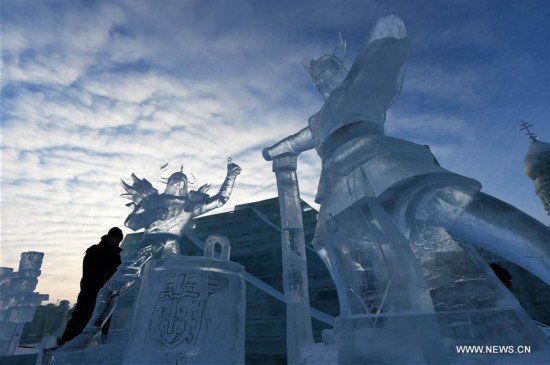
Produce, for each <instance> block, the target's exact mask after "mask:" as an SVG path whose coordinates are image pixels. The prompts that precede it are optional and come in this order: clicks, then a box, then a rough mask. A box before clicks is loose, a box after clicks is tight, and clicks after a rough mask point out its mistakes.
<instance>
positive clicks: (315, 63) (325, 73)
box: [304, 54, 348, 99]
mask: <svg viewBox="0 0 550 365" xmlns="http://www.w3.org/2000/svg"><path fill="white" fill-rule="evenodd" d="M304 66H305V68H306V70H307V71H308V72H309V74H310V76H311V78H312V79H313V83H314V84H315V86H316V87H317V89H318V90H319V92H320V93H321V94H322V95H323V97H324V98H325V99H326V98H328V96H329V95H330V93H331V91H332V90H334V89H335V88H336V87H337V86H338V85H340V84H341V83H342V81H344V79H345V78H346V75H347V73H348V70H347V69H346V67H345V66H344V63H343V62H342V60H340V59H339V58H338V57H337V56H335V55H333V54H331V55H324V56H321V57H320V58H318V59H316V60H311V61H310V62H309V63H308V64H306V65H304Z"/></svg>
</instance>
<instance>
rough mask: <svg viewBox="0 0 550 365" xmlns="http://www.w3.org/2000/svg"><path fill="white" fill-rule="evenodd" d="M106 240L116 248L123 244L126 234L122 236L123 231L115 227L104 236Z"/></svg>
mask: <svg viewBox="0 0 550 365" xmlns="http://www.w3.org/2000/svg"><path fill="white" fill-rule="evenodd" d="M104 238H105V240H106V241H107V242H108V243H110V244H112V245H114V246H118V245H119V244H120V242H122V239H123V238H124V234H122V230H121V229H120V228H118V227H113V228H111V229H110V230H109V232H108V233H107V236H104Z"/></svg>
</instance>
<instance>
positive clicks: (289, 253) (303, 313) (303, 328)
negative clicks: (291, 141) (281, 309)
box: [273, 155, 313, 365]
mask: <svg viewBox="0 0 550 365" xmlns="http://www.w3.org/2000/svg"><path fill="white" fill-rule="evenodd" d="M296 160H297V158H296V156H292V155H283V156H280V157H277V158H275V159H274V160H273V172H274V173H275V176H276V178H277V190H278V192H279V209H280V211H281V230H282V236H281V244H282V255H283V287H284V293H285V302H286V334H287V338H286V348H287V358H288V363H289V364H290V365H294V364H298V362H299V361H300V350H301V349H302V348H303V347H304V346H305V345H310V344H312V343H313V334H312V330H311V313H310V307H309V293H308V282H307V263H306V252H305V238H304V224H303V221H302V209H301V205H300V192H299V189H298V177H297V176H296V166H297V162H296Z"/></svg>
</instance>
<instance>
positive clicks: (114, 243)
mask: <svg viewBox="0 0 550 365" xmlns="http://www.w3.org/2000/svg"><path fill="white" fill-rule="evenodd" d="M123 237H124V235H123V234H122V231H121V230H120V228H117V227H113V228H111V229H110V230H109V233H107V235H105V236H103V237H101V242H99V243H98V244H97V245H93V246H91V247H89V248H88V249H87V250H86V256H84V263H83V265H82V280H80V293H79V294H78V299H77V303H76V306H75V309H74V311H73V313H72V317H71V319H70V320H69V322H67V328H66V329H65V332H64V333H63V335H62V336H61V338H60V339H59V345H60V346H61V345H63V344H64V343H66V342H68V341H70V340H72V339H73V338H74V337H76V336H78V335H79V334H81V333H82V330H83V329H84V327H86V324H87V323H88V321H89V320H90V318H91V316H92V313H93V312H94V307H95V303H96V297H97V293H98V292H99V289H101V288H102V287H103V285H104V284H105V283H106V282H107V280H109V278H110V277H111V276H112V275H113V274H114V273H115V272H116V269H117V267H118V266H119V265H120V264H121V260H120V251H122V250H121V249H120V247H118V246H119V244H120V242H121V241H122V238H123ZM109 323H110V319H109V320H108V321H107V322H106V323H105V325H104V326H103V327H102V329H101V332H102V334H104V335H106V334H107V332H108V331H109Z"/></svg>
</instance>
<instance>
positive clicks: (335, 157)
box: [263, 15, 550, 364]
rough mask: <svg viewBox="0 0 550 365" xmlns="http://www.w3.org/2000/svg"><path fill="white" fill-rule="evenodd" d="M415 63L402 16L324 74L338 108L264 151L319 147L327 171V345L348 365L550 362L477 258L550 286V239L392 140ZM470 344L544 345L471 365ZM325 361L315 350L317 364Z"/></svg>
mask: <svg viewBox="0 0 550 365" xmlns="http://www.w3.org/2000/svg"><path fill="white" fill-rule="evenodd" d="M409 51H410V45H409V41H408V38H407V34H406V31H405V26H404V24H403V22H402V20H401V19H399V18H398V17H397V16H394V15H390V16H387V17H383V18H381V19H379V20H378V21H377V22H376V24H375V25H374V27H373V29H372V31H371V32H370V34H369V35H368V36H367V38H366V41H365V45H364V46H363V48H362V49H361V50H360V51H359V53H358V54H357V56H356V58H355V60H354V62H353V64H352V66H351V67H350V69H349V72H347V73H345V67H344V66H343V62H342V60H340V59H338V56H337V55H336V54H332V55H326V56H323V57H321V58H320V59H319V60H317V61H315V60H313V61H311V62H310V63H309V64H308V65H307V66H306V68H308V71H309V72H310V74H311V76H312V78H313V80H314V83H315V85H316V86H317V87H318V89H319V91H320V92H321V94H322V95H323V96H324V97H325V102H324V105H323V106H322V108H321V109H320V110H319V112H318V113H316V114H315V115H313V116H312V117H310V118H309V120H308V125H307V126H306V127H305V128H303V129H302V130H300V131H299V132H297V133H296V134H294V135H291V136H289V137H287V138H285V139H283V140H282V141H280V142H278V143H277V144H275V145H274V146H272V147H270V148H266V149H264V151H263V155H264V158H266V159H267V160H272V159H276V158H280V157H281V156H297V155H299V154H300V153H301V152H302V151H305V150H308V149H312V148H315V149H316V151H317V153H318V155H319V156H320V157H321V159H322V171H321V177H320V182H319V188H318V191H317V196H316V201H317V202H318V203H319V204H320V205H321V208H320V213H319V220H318V224H317V227H316V232H315V238H314V240H313V245H314V247H315V248H316V250H317V252H318V253H319V255H320V256H321V257H322V258H323V259H324V261H325V263H326V265H327V267H328V268H329V270H330V272H331V274H332V277H333V279H334V282H335V284H336V287H337V291H338V297H339V301H340V310H341V314H340V317H339V318H338V320H337V323H336V325H335V328H334V334H333V335H331V336H327V338H332V340H326V341H325V343H326V345H327V346H333V347H334V348H338V362H339V363H340V364H362V363H376V364H398V363H400V364H403V363H419V364H450V363H452V364H455V363H456V364H458V363H472V362H476V361H481V362H483V363H489V364H495V363H498V364H501V363H518V362H524V363H531V364H533V363H544V361H547V359H548V358H550V343H549V341H548V339H547V338H545V337H544V336H543V335H542V332H541V331H540V330H539V329H538V328H537V327H536V326H535V325H534V324H533V323H532V321H531V320H530V319H529V317H528V316H527V314H526V313H525V311H524V310H523V309H522V308H521V306H520V305H519V303H518V302H517V301H516V300H515V299H514V298H513V297H512V296H511V294H510V293H509V292H508V291H507V290H506V289H504V287H503V286H502V285H501V284H500V283H499V282H498V280H497V279H496V277H495V275H494V274H493V273H492V272H491V271H490V268H489V267H488V265H487V263H486V262H485V261H483V259H481V257H480V255H479V253H478V251H477V248H483V249H485V250H488V251H490V252H493V253H494V254H497V255H499V256H501V257H503V258H505V259H507V260H509V261H510V262H513V263H515V264H517V265H519V266H521V267H523V268H525V269H526V270H528V271H530V272H531V273H533V274H534V275H536V276H538V277H539V278H541V279H542V280H543V281H545V282H546V283H548V284H550V230H549V229H548V228H547V227H545V226H544V225H543V224H542V223H540V222H538V221H537V220H535V219H533V218H531V217H530V216H528V215H526V214H524V213H523V212H521V211H519V210H518V209H516V208H515V207H513V206H511V205H508V204H506V203H504V202H502V201H500V200H498V199H496V198H494V197H491V196H489V195H487V194H484V193H482V192H480V189H481V184H480V183H479V182H477V181H476V180H474V179H470V178H467V177H464V176H461V175H458V174H456V173H453V172H451V171H449V170H446V169H445V168H443V167H441V166H440V165H439V164H438V163H437V160H436V159H435V157H434V156H433V155H432V153H431V152H430V150H429V148H427V147H426V146H422V145H419V144H416V143H412V142H410V141H406V140H403V139H398V138H393V137H390V136H386V135H385V134H384V125H385V120H386V111H387V109H388V108H389V107H390V105H391V104H392V103H393V101H394V99H395V97H396V96H397V95H398V93H399V92H400V90H401V86H402V82H403V66H404V63H405V60H406V58H407V56H408V54H409ZM344 74H345V76H343V75H344ZM457 263H460V264H457ZM464 344H473V345H486V344H503V345H524V344H531V345H532V353H531V354H529V355H524V356H522V357H516V356H509V355H507V356H498V355H489V356H486V357H479V356H478V357H477V358H475V357H474V358H472V357H469V358H468V357H467V356H459V355H458V354H457V352H456V349H455V347H454V346H455V345H464ZM325 350H326V348H323V350H321V349H320V348H319V346H317V347H315V346H309V347H307V348H305V351H304V354H305V355H304V358H303V362H304V363H315V361H316V360H312V359H318V356H316V355H315V354H316V353H318V352H319V351H325ZM326 358H327V359H328V358H330V357H326Z"/></svg>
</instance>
